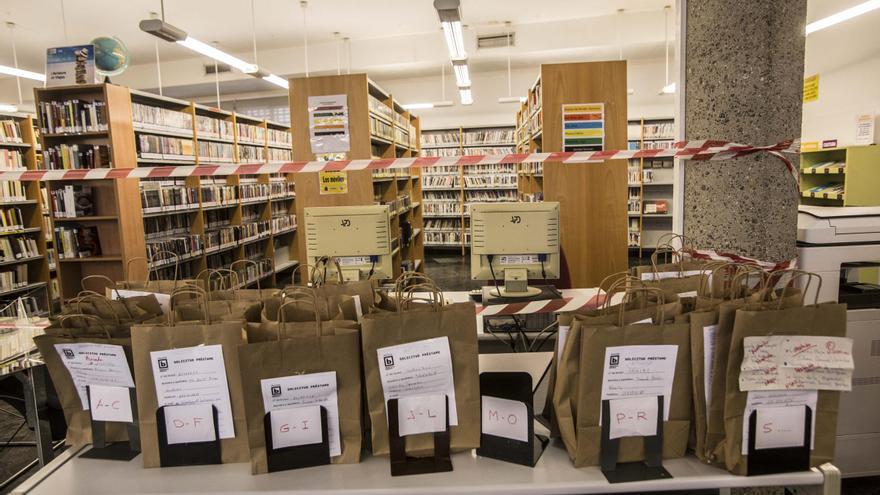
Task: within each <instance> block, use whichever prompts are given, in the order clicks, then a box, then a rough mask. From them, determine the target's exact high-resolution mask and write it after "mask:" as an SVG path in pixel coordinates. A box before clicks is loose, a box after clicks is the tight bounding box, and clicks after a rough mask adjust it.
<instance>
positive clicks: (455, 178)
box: [422, 125, 518, 255]
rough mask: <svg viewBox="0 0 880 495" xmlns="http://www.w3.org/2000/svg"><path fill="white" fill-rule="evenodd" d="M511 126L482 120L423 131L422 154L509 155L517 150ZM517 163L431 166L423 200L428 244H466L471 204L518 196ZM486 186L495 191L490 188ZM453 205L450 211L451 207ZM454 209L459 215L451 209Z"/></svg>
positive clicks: (425, 177) (425, 175)
mask: <svg viewBox="0 0 880 495" xmlns="http://www.w3.org/2000/svg"><path fill="white" fill-rule="evenodd" d="M514 130H515V129H514V126H509V125H501V126H496V125H486V126H474V127H453V128H445V129H431V130H426V131H424V132H422V156H454V155H491V154H509V153H513V152H514V150H515V143H514ZM517 188H518V186H517V166H516V165H474V166H469V167H456V166H452V167H434V168H432V169H429V170H427V171H426V172H424V173H423V175H422V191H423V198H424V201H425V203H426V208H425V209H426V210H428V209H430V210H431V211H430V212H428V213H425V218H426V219H427V220H428V222H430V223H426V224H425V232H426V246H428V247H430V248H435V249H445V248H453V249H461V253H462V255H464V254H465V250H466V248H467V247H468V246H470V205H471V204H472V203H479V202H487V201H492V202H496V201H517ZM490 191H495V192H494V193H493V192H490ZM453 210H454V211H453ZM455 212H457V213H458V216H457V218H456V217H454V216H453V215H454V213H455Z"/></svg>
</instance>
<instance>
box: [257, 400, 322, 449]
mask: <svg viewBox="0 0 880 495" xmlns="http://www.w3.org/2000/svg"><path fill="white" fill-rule="evenodd" d="M269 419H270V422H271V424H272V446H273V447H274V448H276V449H280V448H284V447H296V446H299V445H311V444H315V443H321V440H322V435H321V406H303V407H294V408H291V409H276V410H274V411H272V415H271V416H269Z"/></svg>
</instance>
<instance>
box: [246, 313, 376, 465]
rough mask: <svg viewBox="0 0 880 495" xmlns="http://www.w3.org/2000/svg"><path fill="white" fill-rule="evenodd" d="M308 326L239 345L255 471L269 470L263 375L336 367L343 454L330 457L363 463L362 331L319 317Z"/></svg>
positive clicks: (320, 370)
mask: <svg viewBox="0 0 880 495" xmlns="http://www.w3.org/2000/svg"><path fill="white" fill-rule="evenodd" d="M309 325H310V327H311V328H310V332H308V333H303V334H301V335H296V336H291V337H287V336H286V337H285V338H283V339H281V340H276V341H270V342H262V343H256V344H246V345H241V346H239V348H238V353H239V362H240V364H241V377H242V378H241V382H242V390H243V393H244V405H245V410H246V412H247V426H248V439H249V443H250V454H251V455H250V458H251V473H252V474H259V473H265V472H267V469H268V468H267V461H266V437H265V430H264V427H263V425H264V422H263V418H264V417H265V414H266V411H265V410H264V407H263V396H262V392H261V390H262V389H261V387H260V380H264V379H268V378H275V377H285V376H290V375H296V374H305V373H319V372H325V371H335V372H336V387H337V401H338V407H339V439H340V443H341V447H342V455H339V456H336V457H333V458H331V462H333V463H334V464H350V463H356V462H360V454H361V443H362V417H361V412H362V407H361V389H362V388H361V386H362V383H361V366H360V360H361V348H360V335H359V332H358V330H357V329H345V328H335V327H332V326H329V325H327V324H322V323H321V322H320V321H318V322H317V323H316V322H315V321H312V322H311V323H310V324H309ZM282 328H283V330H282V332H283V333H284V334H286V335H288V332H287V328H285V327H282ZM316 332H317V333H316ZM291 333H293V332H291Z"/></svg>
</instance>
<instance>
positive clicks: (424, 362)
mask: <svg viewBox="0 0 880 495" xmlns="http://www.w3.org/2000/svg"><path fill="white" fill-rule="evenodd" d="M376 354H377V356H376V357H377V359H378V360H379V377H380V378H381V379H382V392H383V394H384V396H385V397H384V398H385V403H386V404H387V403H388V401H389V400H391V399H399V398H401V397H408V396H419V395H446V396H447V397H449V425H450V426H455V425H457V424H458V413H457V412H456V408H455V382H454V381H453V378H452V355H451V353H450V351H449V338H447V337H437V338H434V339H425V340H418V341H416V342H410V343H408V344H399V345H394V346H389V347H383V348H381V349H377V350H376ZM398 407H399V406H398Z"/></svg>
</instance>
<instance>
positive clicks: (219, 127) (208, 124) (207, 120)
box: [196, 115, 233, 141]
mask: <svg viewBox="0 0 880 495" xmlns="http://www.w3.org/2000/svg"><path fill="white" fill-rule="evenodd" d="M196 130H197V131H198V135H199V136H203V137H211V138H215V139H228V140H230V141H232V139H233V131H232V122H229V121H226V120H220V119H217V118H214V117H208V116H207V115H196Z"/></svg>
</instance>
